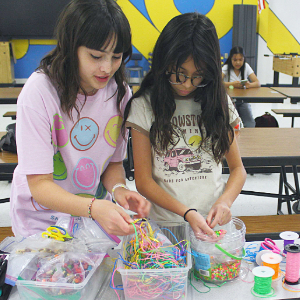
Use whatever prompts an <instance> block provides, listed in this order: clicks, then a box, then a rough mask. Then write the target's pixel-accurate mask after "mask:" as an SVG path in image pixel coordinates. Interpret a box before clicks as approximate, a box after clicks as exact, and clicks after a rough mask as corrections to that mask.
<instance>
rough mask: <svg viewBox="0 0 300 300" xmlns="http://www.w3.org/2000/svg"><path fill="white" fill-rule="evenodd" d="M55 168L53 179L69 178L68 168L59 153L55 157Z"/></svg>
mask: <svg viewBox="0 0 300 300" xmlns="http://www.w3.org/2000/svg"><path fill="white" fill-rule="evenodd" d="M53 167H54V171H53V179H55V180H65V179H66V178H67V167H66V165H65V162H64V159H63V158H62V156H61V153H60V152H59V151H57V153H55V154H54V155H53Z"/></svg>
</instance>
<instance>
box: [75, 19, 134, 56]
mask: <svg viewBox="0 0 300 300" xmlns="http://www.w3.org/2000/svg"><path fill="white" fill-rule="evenodd" d="M93 19H94V20H99V19H102V21H101V22H99V21H94V22H91V21H90V19H88V20H87V21H86V22H85V24H84V25H83V26H82V28H81V30H80V32H79V37H78V47H79V46H85V47H87V48H90V49H93V50H98V51H99V50H104V49H106V48H107V46H108V45H109V43H110V42H111V41H112V40H113V41H114V44H113V52H114V53H124V54H126V53H130V49H131V32H130V27H129V23H128V21H127V20H126V19H122V18H121V19H119V20H118V19H117V18H116V19H113V18H111V17H109V16H106V18H103V16H102V18H93Z"/></svg>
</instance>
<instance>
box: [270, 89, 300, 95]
mask: <svg viewBox="0 0 300 300" xmlns="http://www.w3.org/2000/svg"><path fill="white" fill-rule="evenodd" d="M271 89H272V90H274V91H277V92H279V93H281V94H283V95H285V96H287V97H300V87H271Z"/></svg>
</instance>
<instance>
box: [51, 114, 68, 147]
mask: <svg viewBox="0 0 300 300" xmlns="http://www.w3.org/2000/svg"><path fill="white" fill-rule="evenodd" d="M51 136H52V143H53V145H54V146H57V147H59V148H62V147H65V146H66V145H67V144H68V142H69V137H68V132H67V130H66V128H65V124H64V121H63V118H62V117H61V116H59V115H58V114H55V115H54V116H53V125H52V128H51Z"/></svg>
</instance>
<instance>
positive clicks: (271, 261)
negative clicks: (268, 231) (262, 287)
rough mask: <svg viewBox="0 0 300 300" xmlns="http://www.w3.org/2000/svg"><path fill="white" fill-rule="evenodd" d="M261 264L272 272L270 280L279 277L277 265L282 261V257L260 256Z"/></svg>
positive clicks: (267, 254)
mask: <svg viewBox="0 0 300 300" xmlns="http://www.w3.org/2000/svg"><path fill="white" fill-rule="evenodd" d="M261 260H262V264H263V266H265V267H269V268H271V269H273V270H274V275H273V276H272V280H274V279H277V278H278V277H279V276H280V272H279V264H280V263H281V261H282V257H281V256H280V255H279V254H278V253H273V252H271V253H265V254H263V255H262V256H261Z"/></svg>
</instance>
